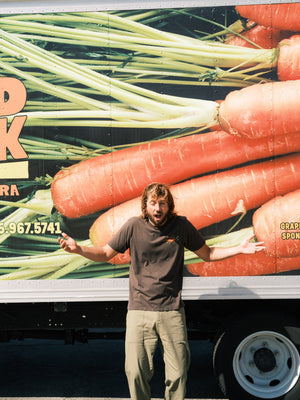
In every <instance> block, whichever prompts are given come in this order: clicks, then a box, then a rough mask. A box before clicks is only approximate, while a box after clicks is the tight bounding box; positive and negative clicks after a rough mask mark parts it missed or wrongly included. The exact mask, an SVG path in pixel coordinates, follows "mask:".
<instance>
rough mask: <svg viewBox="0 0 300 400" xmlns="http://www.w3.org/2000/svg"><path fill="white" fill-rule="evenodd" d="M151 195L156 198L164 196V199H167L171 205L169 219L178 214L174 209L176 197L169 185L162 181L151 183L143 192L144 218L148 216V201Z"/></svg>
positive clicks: (142, 207) (142, 206)
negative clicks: (174, 197)
mask: <svg viewBox="0 0 300 400" xmlns="http://www.w3.org/2000/svg"><path fill="white" fill-rule="evenodd" d="M149 197H152V198H154V199H158V198H159V197H162V198H163V199H165V200H167V203H168V206H169V211H168V216H167V217H168V219H170V218H171V217H174V216H176V212H175V211H174V209H175V204H174V199H173V196H172V193H171V192H170V189H169V188H168V186H166V185H164V184H162V183H151V184H150V185H148V186H146V187H145V189H144V191H143V194H142V200H141V209H142V218H144V219H146V218H148V213H147V201H148V199H149Z"/></svg>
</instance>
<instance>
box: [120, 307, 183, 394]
mask: <svg viewBox="0 0 300 400" xmlns="http://www.w3.org/2000/svg"><path fill="white" fill-rule="evenodd" d="M158 343H160V345H161V350H162V354H163V358H164V362H165V385H166V390H165V399H166V400H183V399H184V396H185V387H186V378H187V370H188V367H189V364H190V351H189V346H188V340H187V332H186V322H185V312H184V309H181V310H179V311H160V312H156V311H139V310H129V311H128V313H127V330H126V341H125V352H126V360H125V371H126V375H127V379H128V385H129V390H130V395H131V399H132V400H149V399H151V392H150V384H149V383H150V380H151V378H152V375H153V355H154V352H155V350H156V347H157V344H158Z"/></svg>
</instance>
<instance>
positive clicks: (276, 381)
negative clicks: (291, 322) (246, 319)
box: [233, 331, 300, 399]
mask: <svg viewBox="0 0 300 400" xmlns="http://www.w3.org/2000/svg"><path fill="white" fill-rule="evenodd" d="M233 371H234V374H235V377H236V380H237V381H238V383H239V384H240V386H241V387H242V388H243V389H244V390H245V391H247V392H248V393H250V394H251V395H253V396H256V397H260V398H262V399H271V398H275V397H279V396H282V395H284V394H285V393H287V392H288V391H289V390H291V389H292V388H293V386H294V385H295V384H296V382H297V380H298V378H299V374H300V357H299V353H298V350H297V348H296V347H295V345H294V344H293V342H291V341H290V340H289V339H288V338H287V337H286V336H283V335H281V334H279V333H278V332H272V331H261V332H256V333H254V334H252V335H250V336H247V337H246V338H245V339H244V340H243V341H242V342H241V343H240V344H239V346H238V347H237V349H236V351H235V354H234V357H233Z"/></svg>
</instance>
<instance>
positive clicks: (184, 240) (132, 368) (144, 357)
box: [59, 183, 263, 400]
mask: <svg viewBox="0 0 300 400" xmlns="http://www.w3.org/2000/svg"><path fill="white" fill-rule="evenodd" d="M141 209H142V215H141V216H140V217H138V216H137V217H134V218H130V219H129V220H128V221H127V222H126V223H125V224H124V225H123V227H122V228H121V229H120V231H119V232H118V233H117V234H116V235H115V236H114V237H113V238H112V239H111V240H110V241H109V242H108V243H107V244H106V245H105V246H103V247H99V246H93V247H82V246H79V245H78V244H77V243H76V242H75V241H74V240H73V239H72V238H70V237H69V236H68V235H66V234H63V236H64V238H59V243H60V245H61V247H62V248H63V249H65V250H66V251H68V252H70V253H77V254H80V255H82V256H84V257H87V258H89V259H90V260H93V261H108V260H110V259H111V258H112V257H114V256H115V255H116V254H118V253H120V252H121V253H123V252H125V251H126V250H127V249H128V248H129V249H130V259H131V264H130V274H129V286H130V290H129V302H128V313H127V322H126V340H125V349H126V362H125V370H126V375H127V379H128V384H129V390H130V394H131V398H132V399H133V400H149V399H150V398H151V394H150V385H149V382H150V380H151V377H152V375H153V355H154V352H155V349H156V347H157V344H158V343H160V345H161V349H162V354H163V358H164V361H165V383H166V390H165V399H172V400H183V399H184V396H185V386H186V378H187V370H188V367H189V362H190V354H189V347H188V340H187V332H186V321H185V314H184V308H183V303H182V300H181V290H182V277H183V266H184V248H187V249H189V250H190V251H193V252H194V253H195V254H196V255H197V256H198V257H200V258H201V259H203V260H205V261H215V260H220V259H223V258H227V257H231V256H234V255H237V254H240V253H244V254H251V253H255V252H256V251H259V250H261V249H263V246H262V243H261V242H260V243H251V242H250V240H251V239H252V238H249V239H247V240H245V241H244V242H243V243H242V244H241V245H240V246H237V247H231V248H220V247H214V248H210V247H208V246H207V245H206V244H205V241H204V239H203V237H202V236H201V234H200V233H199V232H198V231H197V229H196V228H195V227H194V226H193V225H192V224H191V223H190V222H189V221H188V220H187V219H186V218H185V217H183V216H178V215H177V214H176V213H175V211H174V200H173V197H172V194H171V192H170V191H169V189H168V187H167V186H165V185H162V184H158V183H153V184H150V185H148V186H147V187H146V188H145V189H144V192H143V195H142V200H141Z"/></svg>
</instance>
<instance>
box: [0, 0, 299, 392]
mask: <svg viewBox="0 0 300 400" xmlns="http://www.w3.org/2000/svg"><path fill="white" fill-rule="evenodd" d="M299 12H300V3H297V2H294V1H290V2H287V3H282V2H276V1H274V2H268V3H267V4H264V3H263V2H262V1H257V2H252V1H248V2H247V3H246V2H245V1H239V2H237V1H236V2H234V1H232V2H228V1H227V2H225V1H220V0H210V1H209V2H208V1H206V0H194V1H190V0H185V1H180V0H175V1H172V2H171V1H168V0H165V1H157V0H154V1H152V2H150V3H149V2H145V1H143V0H139V1H138V2H136V1H125V0H111V1H106V0H104V1H101V2H98V1H92V0H90V1H85V2H83V1H76V0H73V1H72V2H68V1H64V2H60V1H55V0H53V1H30V2H29V1H28V2H27V1H14V2H6V1H2V2H1V3H0V16H1V18H0V52H1V58H0V114H1V118H0V135H1V138H0V157H1V160H0V161H1V162H0V207H1V208H0V218H1V219H0V250H1V255H0V337H1V340H3V341H9V340H10V339H11V338H24V337H47V336H48V337H52V336H54V335H55V337H62V338H64V339H65V341H66V343H73V342H74V341H75V340H82V341H83V340H88V339H89V338H93V337H96V336H97V337H99V335H106V336H107V337H108V335H109V337H113V335H119V334H121V335H123V332H124V325H125V322H124V321H125V314H126V308H127V298H128V273H129V265H130V255H129V254H124V255H122V256H120V257H118V258H116V259H114V260H113V262H112V263H109V264H108V263H92V262H90V261H88V260H86V259H84V258H82V257H79V256H77V255H73V254H69V253H66V252H64V251H63V250H62V249H60V248H59V245H58V242H57V238H58V236H59V235H60V234H61V232H62V231H64V232H66V233H68V234H70V235H71V236H73V237H74V238H76V239H77V240H78V241H80V242H82V243H85V244H86V245H89V244H92V243H97V244H104V243H106V242H107V240H109V239H110V238H111V237H112V235H113V234H114V232H116V231H117V230H118V229H119V227H120V226H121V224H122V223H123V222H125V221H126V220H127V219H128V218H129V216H131V215H138V214H139V213H140V209H139V201H140V200H139V197H140V195H141V193H142V190H143V188H144V187H145V186H146V185H147V184H149V183H151V182H162V183H165V184H168V185H170V188H171V191H172V193H173V195H174V197H175V202H176V210H177V211H178V213H180V214H183V215H186V216H187V217H188V218H189V219H190V220H191V222H193V224H194V225H195V226H196V227H197V229H199V230H200V231H201V232H202V234H203V236H204V237H205V239H206V241H207V243H208V244H209V245H210V246H214V245H217V246H225V247H226V246H231V245H235V244H239V243H241V241H242V240H243V239H244V238H247V237H250V236H251V237H252V239H251V240H254V241H263V242H264V244H265V250H264V251H262V252H260V253H257V254H251V255H250V254H249V255H243V256H236V257H233V258H230V259H227V260H223V261H218V262H215V263H207V262H203V260H200V259H197V258H196V256H195V255H194V254H193V253H191V252H188V251H186V252H185V267H184V271H183V293H182V295H183V299H184V302H185V307H186V314H187V321H188V328H189V334H190V338H191V339H192V338H193V337H197V338H199V337H200V338H205V339H210V340H212V341H213V342H214V353H213V365H214V369H215V373H216V378H217V380H218V383H219V385H220V387H221V389H222V391H223V392H224V394H225V395H226V396H227V397H228V398H230V399H238V400H248V399H252V400H253V399H285V400H299V398H300V354H299V350H300V315H299V307H300V275H299V271H300V153H299V151H300V136H299V132H300V110H299V104H300V103H299V101H300V39H299V38H300V36H299V35H298V34H299V32H300V24H299V21H300V20H299Z"/></svg>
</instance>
